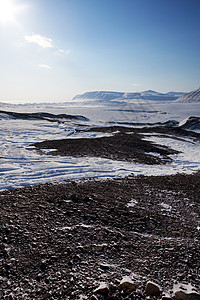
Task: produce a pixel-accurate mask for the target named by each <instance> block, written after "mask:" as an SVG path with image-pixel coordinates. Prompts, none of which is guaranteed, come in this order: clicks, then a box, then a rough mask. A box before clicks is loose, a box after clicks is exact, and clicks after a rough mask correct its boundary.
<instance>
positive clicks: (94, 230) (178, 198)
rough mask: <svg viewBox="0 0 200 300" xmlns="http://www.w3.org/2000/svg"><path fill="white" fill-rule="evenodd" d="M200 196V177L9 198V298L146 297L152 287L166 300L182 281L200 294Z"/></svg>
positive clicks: (2, 249) (82, 184)
mask: <svg viewBox="0 0 200 300" xmlns="http://www.w3.org/2000/svg"><path fill="white" fill-rule="evenodd" d="M199 195H200V173H196V174H193V175H175V176H163V177H144V176H141V177H128V178H124V179H114V180H105V181H98V180H87V181H84V180H80V181H74V182H73V181H72V182H66V183H62V184H61V183H60V184H44V185H37V186H29V187H26V188H23V189H17V190H12V191H5V192H1V193H0V199H1V201H0V210H1V212H0V213H1V219H0V223H1V224H0V228H1V229H0V232H1V235H0V237H1V238H0V266H1V267H0V284H1V287H2V288H1V290H0V298H1V299H89V298H90V299H125V298H126V299H144V298H146V296H147V294H146V293H145V286H146V283H147V281H148V280H151V281H154V282H156V283H158V284H159V285H160V286H161V294H160V295H159V296H157V298H161V297H162V296H163V293H162V292H163V291H169V290H170V289H172V287H173V284H174V283H175V282H185V283H191V284H192V286H194V287H196V288H198V287H199V284H200V274H199V265H200V242H199V241H200V230H199V226H200V205H199ZM124 276H128V278H129V280H131V281H132V282H133V283H134V285H135V288H134V289H133V290H129V289H126V290H125V289H122V288H120V287H119V285H120V282H121V280H122V279H123V277H124ZM126 279H127V277H126ZM100 282H104V283H105V284H108V287H107V288H104V289H103V290H101V291H96V292H95V289H97V290H98V286H99V283H100ZM94 294H96V295H95V296H94ZM171 297H172V294H171ZM196 299H199V298H196Z"/></svg>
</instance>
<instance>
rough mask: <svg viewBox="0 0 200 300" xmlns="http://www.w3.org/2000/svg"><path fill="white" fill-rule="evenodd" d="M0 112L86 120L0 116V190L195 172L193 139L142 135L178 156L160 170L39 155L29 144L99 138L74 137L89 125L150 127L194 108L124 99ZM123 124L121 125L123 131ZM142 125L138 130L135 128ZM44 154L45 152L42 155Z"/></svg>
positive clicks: (199, 154) (195, 112) (198, 155)
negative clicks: (96, 179) (43, 114)
mask: <svg viewBox="0 0 200 300" xmlns="http://www.w3.org/2000/svg"><path fill="white" fill-rule="evenodd" d="M0 110H4V111H12V112H20V113H22V112H26V113H27V112H28V113H32V112H48V113H53V114H72V115H82V116H84V117H87V118H88V119H90V120H89V121H84V120H70V121H63V120H62V122H49V121H46V120H39V119H27V120H26V119H16V118H14V117H12V116H8V115H6V114H3V113H1V112H0V190H5V189H13V188H19V187H23V186H27V185H34V184H38V183H45V182H58V181H64V180H71V179H81V178H96V177H98V178H109V177H123V176H126V175H130V174H133V175H141V174H143V175H166V174H175V173H177V172H180V173H183V172H184V173H192V172H194V171H197V170H199V169H200V143H199V141H196V140H193V139H189V138H187V139H184V140H177V139H172V138H167V137H162V138H161V137H159V136H156V135H154V136H148V135H147V136H146V137H145V138H146V139H150V140H153V141H155V142H157V143H159V144H162V145H167V146H170V147H171V148H173V149H176V150H179V151H181V153H180V154H176V155H172V156H171V157H172V158H173V162H172V163H167V164H166V165H152V166H150V165H142V164H136V163H130V162H125V161H113V160H111V159H102V158H90V157H84V158H83V157H80V158H74V157H60V156H51V155H50V154H49V155H40V154H39V153H38V152H37V151H36V150H34V149H32V150H31V147H30V145H31V144H32V143H35V142H40V141H44V140H53V139H63V138H77V137H87V138H93V137H96V136H101V135H102V133H95V132H90V133H89V132H76V129H80V128H81V129H85V130H86V129H87V128H89V126H92V127H94V126H97V127H98V126H110V125H112V124H115V125H117V124H118V123H126V125H128V126H130V124H131V123H132V125H131V126H133V127H134V126H139V124H135V125H133V123H154V122H165V121H168V120H176V121H178V122H181V121H182V120H184V119H185V118H187V117H189V116H200V103H173V102H169V101H162V102H159V101H156V102H153V101H144V100H131V99H127V100H126V103H124V101H123V103H120V102H119V103H116V102H113V103H112V101H108V102H107V103H105V102H104V103H99V102H98V101H95V100H94V101H91V102H90V101H85V102H84V101H81V102H79V101H77V100H76V101H73V102H66V103H52V104H51V103H48V104H32V105H30V104H29V105H28V104H27V105H6V104H1V103H0ZM126 125H125V126H126ZM141 126H144V125H141ZM48 152H49V153H50V150H49V151H48Z"/></svg>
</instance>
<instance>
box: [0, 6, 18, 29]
mask: <svg viewBox="0 0 200 300" xmlns="http://www.w3.org/2000/svg"><path fill="white" fill-rule="evenodd" d="M17 12H18V7H17V5H16V4H15V3H14V1H13V0H0V22H1V23H3V24H6V23H9V22H14V21H15V16H16V14H17Z"/></svg>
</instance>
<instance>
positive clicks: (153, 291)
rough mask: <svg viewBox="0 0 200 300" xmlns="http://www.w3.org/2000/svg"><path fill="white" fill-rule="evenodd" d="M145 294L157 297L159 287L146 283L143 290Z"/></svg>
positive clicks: (152, 283)
mask: <svg viewBox="0 0 200 300" xmlns="http://www.w3.org/2000/svg"><path fill="white" fill-rule="evenodd" d="M145 292H146V294H147V295H148V296H159V295H160V292H161V291H160V287H159V286H158V285H157V284H156V283H154V282H150V281H149V282H148V283H147V285H146V288H145Z"/></svg>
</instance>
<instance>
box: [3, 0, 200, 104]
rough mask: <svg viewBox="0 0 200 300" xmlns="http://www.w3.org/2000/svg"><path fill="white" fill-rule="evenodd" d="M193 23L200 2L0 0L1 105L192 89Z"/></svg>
mask: <svg viewBox="0 0 200 300" xmlns="http://www.w3.org/2000/svg"><path fill="white" fill-rule="evenodd" d="M199 28H200V2H199V0H191V1H187V0H162V1H160V0H151V1H149V0H126V1H122V0H110V1H106V0H101V1H97V0H84V1H82V0H65V1H63V0H58V1H55V0H48V2H47V1H45V0H26V1H25V0H0V43H1V49H0V65H1V78H0V80H1V81H0V82H1V89H0V91H1V93H0V102H4V103H28V102H30V103H37V102H65V101H69V100H71V99H72V98H73V97H74V96H75V95H77V94H82V93H84V92H87V91H117V92H120V91H122V92H141V91H145V90H149V89H151V90H155V91H157V92H161V93H166V92H170V91H175V92H190V91H192V90H196V89H197V88H198V87H199V78H200V57H199V49H200V38H199Z"/></svg>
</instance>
